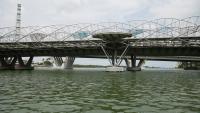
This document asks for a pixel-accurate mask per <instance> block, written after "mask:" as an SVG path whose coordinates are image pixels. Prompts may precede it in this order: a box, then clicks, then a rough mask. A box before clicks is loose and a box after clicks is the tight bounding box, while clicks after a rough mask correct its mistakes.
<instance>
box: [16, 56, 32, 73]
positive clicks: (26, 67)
mask: <svg viewBox="0 0 200 113" xmlns="http://www.w3.org/2000/svg"><path fill="white" fill-rule="evenodd" d="M17 59H18V64H16V65H15V69H16V70H33V69H34V67H32V66H31V64H32V62H33V56H30V58H29V59H28V61H27V62H24V61H23V59H22V57H21V56H18V57H17Z"/></svg>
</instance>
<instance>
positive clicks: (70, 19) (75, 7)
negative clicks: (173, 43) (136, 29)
mask: <svg viewBox="0 0 200 113" xmlns="http://www.w3.org/2000/svg"><path fill="white" fill-rule="evenodd" d="M21 2H22V25H25V26H26V25H49V24H72V23H83V22H86V23H88V22H101V21H128V20H134V19H146V18H158V17H179V18H183V17H187V16H193V15H199V14H200V10H199V9H198V6H199V4H200V1H199V0H123V1H122V0H21ZM16 4H17V1H16V0H1V3H0V16H1V18H0V21H1V24H0V26H14V25H15V18H16Z"/></svg>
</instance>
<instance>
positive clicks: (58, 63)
mask: <svg viewBox="0 0 200 113" xmlns="http://www.w3.org/2000/svg"><path fill="white" fill-rule="evenodd" d="M54 62H55V65H56V66H57V67H61V66H62V64H63V59H62V57H56V56H54Z"/></svg>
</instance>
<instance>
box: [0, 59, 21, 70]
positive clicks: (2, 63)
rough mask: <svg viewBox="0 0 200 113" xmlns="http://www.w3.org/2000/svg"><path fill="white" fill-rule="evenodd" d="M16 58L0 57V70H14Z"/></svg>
mask: <svg viewBox="0 0 200 113" xmlns="http://www.w3.org/2000/svg"><path fill="white" fill-rule="evenodd" d="M16 61H17V57H0V70H14V69H15V63H16Z"/></svg>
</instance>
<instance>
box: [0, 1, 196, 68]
mask: <svg viewBox="0 0 200 113" xmlns="http://www.w3.org/2000/svg"><path fill="white" fill-rule="evenodd" d="M18 2H21V4H22V26H30V25H55V24H73V23H91V22H92V23H97V22H110V21H115V22H116V21H118V22H126V21H131V20H151V19H157V18H163V17H167V18H186V17H190V16H199V15H200V10H199V5H200V0H0V17H1V18H0V22H1V23H0V27H7V26H15V20H16V11H17V10H16V9H17V3H18ZM36 59H37V58H36ZM75 63H76V64H77V63H80V64H85V63H86V64H97V63H99V64H102V65H104V64H108V62H107V60H96V61H95V60H89V59H87V60H82V59H76V60H75ZM145 65H150V66H151V65H153V66H155V65H156V66H160V67H172V66H175V65H176V63H175V62H172V63H170V62H147V63H146V64H145Z"/></svg>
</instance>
